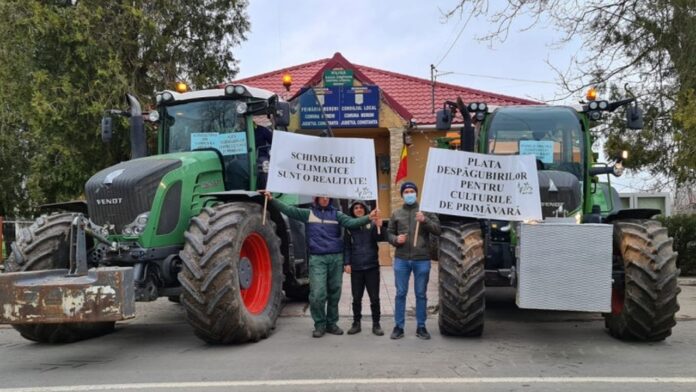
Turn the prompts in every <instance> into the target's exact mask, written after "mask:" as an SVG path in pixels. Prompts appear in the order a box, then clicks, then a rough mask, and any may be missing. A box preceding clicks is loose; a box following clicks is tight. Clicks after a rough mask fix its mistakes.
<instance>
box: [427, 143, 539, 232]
mask: <svg viewBox="0 0 696 392" xmlns="http://www.w3.org/2000/svg"><path fill="white" fill-rule="evenodd" d="M420 206H421V210H423V211H430V212H436V213H440V214H447V215H458V216H467V217H472V218H481V219H500V220H506V221H524V220H541V219H542V215H541V202H540V199H539V179H538V178H537V170H536V160H535V157H534V156H533V155H486V154H476V153H471V152H465V151H451V150H445V149H438V148H430V151H429V152H428V163H427V165H426V169H425V180H424V182H423V190H422V197H421V204H420Z"/></svg>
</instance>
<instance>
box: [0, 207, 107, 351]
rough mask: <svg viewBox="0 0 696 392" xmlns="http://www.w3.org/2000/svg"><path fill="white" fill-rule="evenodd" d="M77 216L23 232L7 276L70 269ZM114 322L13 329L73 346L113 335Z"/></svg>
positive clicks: (47, 219)
mask: <svg viewBox="0 0 696 392" xmlns="http://www.w3.org/2000/svg"><path fill="white" fill-rule="evenodd" d="M75 216H76V215H75V214H56V215H50V216H46V215H44V216H41V217H39V218H38V219H37V220H36V221H35V222H34V223H33V224H32V225H31V226H30V227H28V228H26V229H22V230H21V231H19V233H18V235H17V240H16V241H15V242H14V243H13V244H12V253H11V254H10V257H9V258H8V259H7V261H6V263H5V272H20V271H38V270H51V269H59V268H69V266H70V243H69V241H70V239H69V237H70V225H71V224H72V221H73V219H74V218H75ZM114 325H115V322H113V321H107V322H99V323H63V324H21V325H20V324H15V325H12V327H14V329H16V330H17V331H19V333H20V334H21V335H22V336H23V337H24V338H26V339H29V340H33V341H36V342H41V343H71V342H76V341H78V340H84V339H89V338H93V337H96V336H100V335H104V334H106V333H109V332H111V331H113V329H114Z"/></svg>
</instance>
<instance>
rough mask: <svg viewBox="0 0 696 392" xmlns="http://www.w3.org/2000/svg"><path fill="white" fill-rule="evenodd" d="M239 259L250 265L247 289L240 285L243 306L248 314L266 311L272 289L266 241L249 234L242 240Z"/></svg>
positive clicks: (257, 235) (269, 253)
mask: <svg viewBox="0 0 696 392" xmlns="http://www.w3.org/2000/svg"><path fill="white" fill-rule="evenodd" d="M239 257H240V259H247V260H249V263H250V264H251V281H250V282H249V284H248V288H246V289H245V288H244V287H243V286H242V285H240V291H241V294H242V300H243V301H244V306H245V307H246V308H247V310H248V311H249V313H252V314H259V313H261V312H263V310H264V309H266V305H268V301H269V299H270V297H271V288H272V276H273V272H272V270H273V269H272V267H271V252H269V250H268V245H267V244H266V240H265V239H264V238H263V237H262V236H261V235H260V234H259V233H256V232H254V233H251V234H249V236H247V238H245V239H244V243H243V244H242V250H241V252H240V255H239Z"/></svg>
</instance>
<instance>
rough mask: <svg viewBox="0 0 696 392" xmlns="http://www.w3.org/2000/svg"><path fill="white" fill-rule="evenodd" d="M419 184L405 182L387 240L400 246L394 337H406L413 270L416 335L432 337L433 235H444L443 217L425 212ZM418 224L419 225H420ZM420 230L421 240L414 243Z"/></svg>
mask: <svg viewBox="0 0 696 392" xmlns="http://www.w3.org/2000/svg"><path fill="white" fill-rule="evenodd" d="M417 196H418V187H417V186H416V184H414V183H413V182H410V181H406V182H404V183H403V184H402V185H401V197H402V198H403V199H404V205H403V206H402V207H401V208H399V209H398V210H396V211H394V213H393V214H392V216H391V219H389V230H388V232H387V239H388V241H389V243H390V244H392V245H394V247H395V248H396V249H395V251H394V281H395V284H396V298H395V300H394V331H393V332H392V334H391V338H392V339H401V338H402V337H404V319H405V313H406V294H407V293H408V281H409V279H410V276H411V272H413V289H414V291H415V292H416V322H417V328H416V336H417V337H419V338H421V339H430V333H428V330H427V329H426V328H425V320H426V318H427V312H426V309H427V303H428V298H427V297H426V292H427V289H428V280H429V279H430V250H429V244H430V236H433V235H435V236H438V235H440V220H439V219H438V218H437V215H435V214H431V213H423V212H421V211H420V209H419V207H418V202H417V201H416V199H417ZM417 223H418V224H417ZM417 225H418V226H419V229H418V241H417V242H416V244H415V245H414V244H413V240H414V239H415V234H416V226H417Z"/></svg>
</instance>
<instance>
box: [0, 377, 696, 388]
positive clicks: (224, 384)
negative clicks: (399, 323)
mask: <svg viewBox="0 0 696 392" xmlns="http://www.w3.org/2000/svg"><path fill="white" fill-rule="evenodd" d="M560 383H564V384H565V383H571V384H591V383H601V384H696V377H452V378H340V379H305V380H261V381H200V382H159V383H132V384H102V385H99V384H96V385H69V386H50V387H28V388H0V392H49V391H51V392H62V391H66V392H67V391H119V390H129V389H173V388H178V389H182V388H186V389H192V388H234V387H283V386H317V385H338V384H349V385H353V384H366V385H380V384H560Z"/></svg>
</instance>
